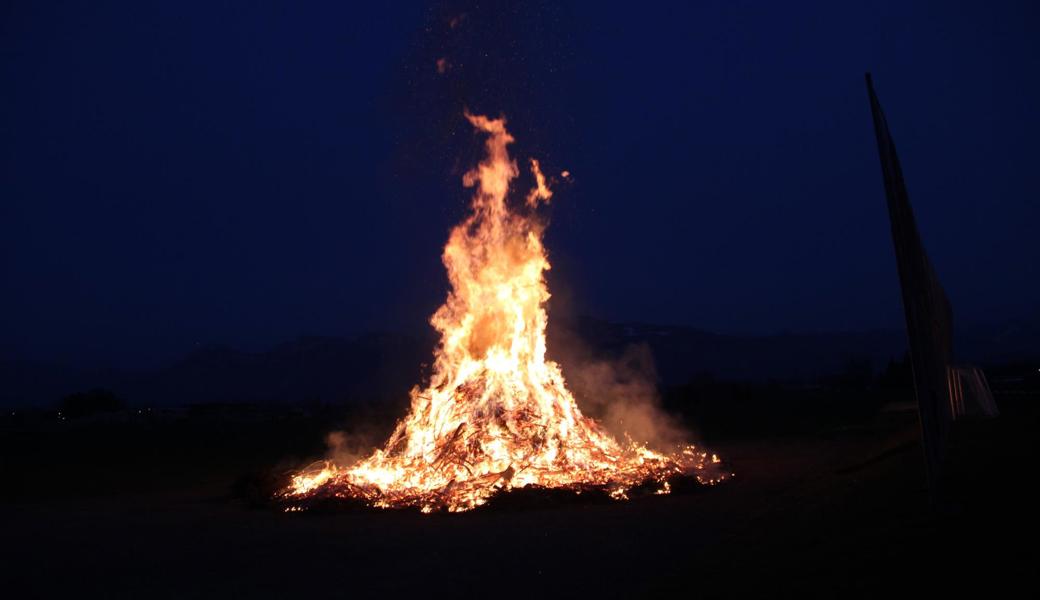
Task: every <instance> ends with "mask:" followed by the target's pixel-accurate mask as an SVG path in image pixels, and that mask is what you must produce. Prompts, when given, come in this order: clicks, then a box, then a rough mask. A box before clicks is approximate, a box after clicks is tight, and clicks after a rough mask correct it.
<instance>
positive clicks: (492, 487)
mask: <svg viewBox="0 0 1040 600" xmlns="http://www.w3.org/2000/svg"><path fill="white" fill-rule="evenodd" d="M466 118H467V119H469V121H470V123H472V124H473V126H474V127H475V128H476V129H477V130H478V131H480V132H482V133H484V134H486V135H487V136H488V137H487V141H486V151H487V155H486V157H485V159H484V160H483V161H482V162H481V163H480V164H479V165H478V166H477V167H476V168H474V169H473V170H471V171H469V172H468V173H466V175H465V177H464V178H463V183H464V184H465V185H466V187H473V188H475V193H474V196H473V202H472V212H471V213H470V215H469V216H468V217H467V218H466V219H465V220H464V221H463V222H462V223H460V224H459V225H458V226H456V227H455V228H454V229H453V230H452V232H451V235H450V237H449V239H448V243H447V245H446V246H445V248H444V255H443V260H444V265H445V267H446V268H447V271H448V277H449V280H450V283H451V292H450V294H449V295H448V299H447V301H446V302H445V303H444V305H443V306H442V307H441V308H440V309H439V310H438V311H437V312H436V313H435V314H434V315H433V318H432V319H431V322H432V324H433V326H434V327H435V328H436V329H437V330H438V331H439V332H440V334H441V341H440V344H439V346H438V348H437V350H436V356H435V362H434V365H433V374H432V377H431V379H430V382H429V385H428V387H426V389H420V388H419V387H416V388H414V389H413V390H412V393H411V397H412V398H411V411H410V413H409V414H408V416H406V417H405V418H404V419H403V420H401V421H400V422H399V423H398V425H397V427H396V429H395V430H394V432H393V434H392V435H391V436H390V439H389V440H388V441H387V442H386V444H385V446H384V447H383V448H382V449H380V450H376V451H375V453H374V454H372V455H371V456H370V457H368V458H367V459H365V460H362V461H360V462H358V463H356V464H353V465H348V466H344V465H337V464H335V463H333V462H322V463H318V464H317V465H314V466H312V467H311V468H308V469H305V470H303V471H301V472H299V473H296V474H295V475H294V476H293V478H292V482H291V484H290V485H289V487H288V488H287V489H284V490H282V491H281V492H279V500H280V501H281V502H284V504H285V506H286V509H287V510H302V509H304V508H306V507H308V506H310V505H312V504H313V502H315V501H318V500H328V499H342V500H347V501H361V502H363V503H364V504H367V505H370V506H376V507H384V508H390V507H415V508H419V509H420V510H422V511H423V512H431V511H436V510H448V511H464V510H469V509H472V508H475V507H477V506H480V505H482V504H484V503H486V502H487V501H488V500H489V499H490V498H491V497H492V496H493V495H495V494H497V493H499V492H502V491H507V490H510V489H517V488H528V489H557V488H564V489H568V490H573V491H574V492H576V493H582V492H585V491H600V492H604V493H606V494H608V495H609V496H610V497H613V498H615V499H624V498H627V495H628V494H629V493H630V492H632V491H634V490H637V489H638V490H646V489H651V490H652V491H654V492H655V493H668V491H670V489H671V487H670V484H669V482H670V481H672V480H675V479H677V478H678V479H685V480H692V481H696V482H699V483H701V484H706V485H710V484H714V483H717V482H719V481H721V480H723V479H725V478H726V476H727V473H725V472H723V471H722V469H721V468H720V466H719V459H718V457H716V456H715V455H710V454H708V453H707V452H704V451H701V450H699V449H697V448H694V447H693V446H684V447H681V448H676V449H674V450H673V451H671V452H667V453H666V452H659V451H655V450H651V449H650V448H648V447H647V446H645V445H643V444H640V443H637V442H635V441H633V440H630V439H625V440H624V441H619V440H617V439H615V438H613V437H612V436H611V435H609V434H608V433H607V432H606V431H605V430H604V429H603V428H602V427H601V426H600V425H599V424H597V423H596V422H595V421H594V420H592V419H591V418H589V417H586V416H584V415H583V414H582V413H581V411H580V410H579V408H578V406H577V403H576V402H575V400H574V397H573V396H572V395H571V393H570V392H569V391H568V390H567V387H566V385H565V384H564V379H563V375H562V373H561V370H560V366H559V365H558V364H556V363H555V362H552V361H549V360H546V357H545V351H546V342H545V327H546V322H547V316H546V312H545V308H544V305H545V302H546V301H547V300H548V298H549V291H548V288H547V287H546V283H545V279H544V276H543V274H544V271H546V270H547V269H549V262H548V260H547V259H546V253H545V248H544V247H543V245H542V233H543V230H544V224H543V222H542V221H541V220H540V219H539V218H538V215H537V210H536V209H537V208H538V206H539V205H540V204H542V203H547V202H548V201H549V200H550V198H551V197H552V191H551V190H550V188H549V180H548V179H547V178H546V177H545V175H543V173H542V171H541V168H540V165H539V163H538V161H536V160H533V159H532V160H531V161H530V168H531V171H532V174H533V178H534V182H535V186H534V188H533V189H532V190H531V191H530V192H529V193H528V194H527V195H526V197H525V199H524V200H523V201H522V202H521V201H513V202H510V201H509V200H510V199H509V188H510V184H511V182H512V180H513V179H515V178H516V177H517V176H518V175H519V168H518V166H517V163H516V162H515V161H514V160H512V159H511V158H510V157H509V153H508V149H507V147H508V145H509V144H510V143H511V142H512V141H513V137H512V136H511V135H510V134H509V132H508V131H507V130H506V127H505V120H504V119H488V118H487V117H484V116H477V115H471V114H468V113H467V114H466Z"/></svg>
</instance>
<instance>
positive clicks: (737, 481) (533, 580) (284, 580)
mask: <svg viewBox="0 0 1040 600" xmlns="http://www.w3.org/2000/svg"><path fill="white" fill-rule="evenodd" d="M1036 415H1037V410H1036V409H1035V407H1032V406H1018V407H1013V409H1012V410H1007V409H1005V411H1004V415H1003V416H1002V417H1001V418H1000V419H998V420H996V421H993V422H988V423H979V424H970V425H969V426H967V427H964V428H961V429H960V430H958V432H957V438H956V439H955V445H954V448H953V450H952V452H951V468H950V473H949V475H948V480H949V482H950V483H949V485H948V489H949V492H948V498H947V500H946V501H945V502H944V504H943V506H942V507H940V508H939V509H936V508H933V507H931V505H930V503H929V499H928V494H927V490H926V489H925V487H924V483H923V477H922V473H921V456H920V448H919V447H918V446H917V445H916V441H915V440H916V433H917V429H916V427H917V424H916V416H915V415H914V414H913V413H912V412H891V411H889V412H881V413H878V414H877V415H874V416H872V417H870V418H869V419H866V420H859V421H857V422H850V423H844V424H840V425H830V426H828V427H825V428H821V429H820V430H818V431H815V432H811V433H803V434H799V435H786V436H777V437H773V438H761V437H760V438H758V439H736V438H734V439H728V440H717V441H715V442H713V446H712V448H711V449H712V450H713V451H716V452H718V453H719V454H720V455H721V456H723V457H724V458H725V459H726V461H728V463H729V464H730V465H731V467H732V470H733V471H734V472H735V473H736V477H735V478H734V479H733V480H731V481H729V482H727V483H725V484H723V485H720V486H717V487H714V488H710V489H702V490H694V491H690V492H686V493H681V494H672V495H669V496H655V497H649V498H640V499H634V500H632V501H628V502H609V503H588V504H580V503H579V504H570V503H567V504H560V505H548V506H546V505H538V506H519V507H517V506H509V507H500V508H491V509H486V510H477V511H473V512H470V513H465V514H460V515H437V514H435V515H421V514H418V513H415V512H401V511H372V512H360V513H358V512H353V513H342V514H285V513H279V512H275V511H273V510H270V509H264V508H251V507H249V506H247V504H246V503H245V502H243V501H242V500H241V499H240V498H239V497H237V496H236V494H235V493H233V490H234V489H235V487H236V482H240V481H241V478H242V477H243V474H245V473H247V472H249V471H250V470H251V469H265V468H270V467H271V465H273V464H275V463H277V461H278V460H279V459H280V458H284V457H285V456H286V454H287V453H289V452H290V451H291V449H292V448H294V446H293V443H294V442H293V440H300V439H305V438H308V437H319V438H320V436H317V435H316V432H317V430H318V429H320V427H321V425H320V424H319V425H314V424H309V425H307V426H301V425H299V424H293V423H288V424H287V423H267V424H263V425H249V426H234V427H229V426H227V425H226V424H225V425H221V426H219V427H215V426H214V427H210V426H206V427H201V428H188V429H186V427H187V426H185V425H178V426H176V427H170V428H163V429H161V430H159V429H155V428H153V429H150V430H148V431H146V432H144V433H142V432H133V433H126V431H125V428H122V427H121V428H115V429H113V428H104V429H102V430H96V429H91V428H87V429H85V430H83V431H79V432H78V433H76V434H68V433H66V434H61V435H59V434H54V433H48V434H42V433H38V432H37V433H32V432H26V431H7V432H5V433H4V438H3V444H4V445H3V451H4V457H5V464H4V480H6V481H7V483H8V484H10V485H12V487H11V488H8V489H7V490H6V491H5V492H4V494H3V500H2V504H0V509H2V515H3V516H2V517H0V526H2V532H3V535H2V537H3V543H2V545H0V548H2V549H0V570H2V575H0V579H2V582H0V584H2V588H0V589H3V590H6V592H5V593H3V594H2V595H3V596H4V597H7V598H22V597H59V596H65V597H67V596H76V597H117V598H118V597H131V598H142V597H147V598H166V597H169V598H190V597H206V598H209V597H253V598H255V597H279V598H283V597H308V596H309V597H317V596H318V595H320V596H321V597H334V598H339V597H343V598H353V597H368V596H383V597H402V596H405V595H409V596H414V597H421V598H427V597H442V596H454V597H472V596H483V597H488V596H505V597H557V596H577V597H585V596H591V595H595V596H598V597H620V598H632V597H655V596H683V597H685V596H691V597H692V596H700V597H705V596H707V597H716V596H734V595H746V594H756V595H761V594H777V593H799V594H800V595H808V596H829V597H834V596H840V597H849V596H852V597H874V596H879V595H881V594H886V595H888V594H891V593H892V592H899V593H906V592H912V591H920V592H922V593H923V592H935V591H955V592H961V593H963V592H965V591H966V590H968V589H973V588H975V589H979V590H984V591H986V592H987V593H988V594H989V595H992V594H993V593H998V592H1001V591H1004V592H1008V593H1010V592H1011V591H1012V590H1015V589H1019V590H1022V591H1024V590H1027V589H1030V588H1031V587H1033V585H1032V584H1033V582H1034V581H1035V579H1034V575H1033V573H1034V569H1035V558H1036V550H1035V548H1034V547H1032V543H1033V541H1034V540H1035V538H1034V537H1033V533H1032V528H1033V526H1034V525H1035V518H1034V517H1033V514H1032V513H1033V510H1034V506H1033V505H1034V502H1033V493H1032V492H1031V491H1029V489H1030V487H1031V485H1030V484H1029V482H1028V479H1030V478H1031V475H1029V474H1030V473H1032V472H1033V470H1035V469H1032V465H1033V462H1032V437H1031V436H1032V434H1033V432H1035V431H1036V428H1035V426H1036V424H1037V419H1036ZM286 432H289V433H286ZM272 440H278V442H277V443H273V442H272ZM287 440H288V441H287ZM298 447H299V446H296V448H298ZM5 487H6V485H5ZM1023 542H1025V543H1023ZM1021 586H1027V587H1021Z"/></svg>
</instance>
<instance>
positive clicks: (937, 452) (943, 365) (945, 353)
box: [867, 73, 953, 498]
mask: <svg viewBox="0 0 1040 600" xmlns="http://www.w3.org/2000/svg"><path fill="white" fill-rule="evenodd" d="M867 93H868V94H869V96H870V112H871V114H872V115H873V117H874V133H875V134H876V135H877V145H878V154H879V155H880V157H881V172H882V174H883V176H884V180H885V195H886V196H887V198H888V216H889V219H890V220H891V222H892V243H893V244H894V245H895V250H896V263H897V264H898V266H899V283H900V286H901V287H902V289H903V311H904V313H906V333H907V337H908V338H909V342H910V359H911V362H912V364H913V370H914V392H915V394H916V395H917V405H918V411H919V414H920V420H921V441H922V444H923V446H924V457H925V465H926V469H927V476H928V484H929V488H930V489H931V491H932V496H933V498H934V497H935V492H936V485H937V484H938V482H939V476H940V474H941V471H942V464H943V457H944V455H945V452H946V442H947V437H948V435H949V430H950V422H951V420H952V414H951V412H950V402H949V397H950V392H949V380H948V377H947V372H948V367H949V365H950V357H951V346H952V338H953V315H952V311H951V309H950V303H949V301H948V300H947V299H946V293H945V292H944V291H943V288H942V286H941V285H940V284H939V279H938V278H937V277H936V275H935V270H934V269H932V264H931V262H929V261H928V255H927V254H926V253H925V250H924V246H922V245H921V236H920V234H918V232H917V224H916V222H915V221H914V212H913V209H912V208H911V207H910V198H909V196H908V195H907V193H906V185H905V184H904V182H903V170H902V169H901V168H900V166H899V157H898V156H896V147H895V143H893V141H892V136H891V134H890V133H889V131H888V123H887V121H885V114H884V113H883V112H882V110H881V104H880V103H879V102H878V98H877V94H875V93H874V83H873V81H872V80H871V77H870V73H867Z"/></svg>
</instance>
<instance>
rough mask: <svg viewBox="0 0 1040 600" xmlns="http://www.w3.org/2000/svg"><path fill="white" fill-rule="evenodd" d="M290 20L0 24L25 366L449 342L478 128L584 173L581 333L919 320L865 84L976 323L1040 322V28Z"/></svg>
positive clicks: (13, 279)
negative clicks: (388, 337)
mask: <svg viewBox="0 0 1040 600" xmlns="http://www.w3.org/2000/svg"><path fill="white" fill-rule="evenodd" d="M260 4H261V3H254V2H240V3H239V2H224V3H217V2H197V3H196V2H123V3H104V2H68V3H52V2H45V1H32V2H13V3H12V2H8V3H4V5H3V6H2V7H0V260H2V264H0V276H2V279H0V281H2V286H0V352H2V353H3V355H5V356H8V357H10V356H15V357H29V358H37V359H46V360H64V361H73V362H80V363H110V364H116V365H123V366H131V365H143V364H151V363H155V362H157V361H162V360H166V359H168V358H170V357H173V356H177V355H179V354H181V353H183V352H185V351H186V350H188V349H190V348H191V347H192V346H193V345H194V344H197V343H210V342H224V343H230V344H233V345H237V346H240V347H245V348H251V347H255V348H260V347H264V346H265V345H269V344H272V343H275V342H278V341H281V340H284V339H287V338H292V337H295V336H297V335H300V334H304V333H312V334H333V335H338V334H347V333H351V332H359V331H364V330H372V329H395V330H413V331H414V330H415V329H416V328H418V327H423V326H424V324H425V321H426V319H427V317H428V316H429V314H430V313H432V311H433V310H434V309H435V308H436V306H437V305H438V304H439V303H440V301H441V299H442V298H443V296H444V293H445V285H446V282H445V278H444V275H443V270H442V268H441V265H440V258H439V254H440V248H441V246H442V244H443V242H444V240H445V238H446V234H447V231H448V229H449V227H450V226H451V225H452V224H453V223H454V222H456V221H457V220H458V219H459V218H460V217H461V216H462V215H463V213H464V210H465V206H466V202H467V197H468V191H466V190H463V188H462V187H461V185H460V177H461V174H462V172H464V171H465V169H466V168H467V166H468V165H469V164H470V163H471V162H472V161H473V160H474V159H475V158H476V156H477V153H478V152H479V150H480V142H479V140H478V139H477V138H475V137H474V135H473V134H472V133H471V131H470V130H469V128H468V125H467V124H466V123H465V122H464V121H463V119H462V116H461V113H462V110H463V107H464V106H468V107H470V109H471V110H474V111H483V112H488V113H492V114H498V113H503V114H505V115H506V116H507V117H508V119H509V120H510V123H511V129H512V130H513V132H514V134H515V135H516V137H517V138H518V144H517V145H516V147H515V153H516V154H517V156H518V157H519V158H521V159H523V158H525V157H527V156H532V155H533V156H537V157H540V158H542V159H543V164H544V165H545V166H546V168H547V169H549V170H551V171H554V172H559V171H561V170H563V169H567V170H569V171H571V172H572V173H573V174H574V177H573V181H572V183H570V184H568V185H561V186H559V187H558V188H557V192H558V193H557V195H556V196H555V197H554V205H553V206H552V207H551V209H550V217H551V222H552V224H551V227H550V230H549V234H548V245H549V249H550V252H551V260H552V262H553V263H554V269H553V271H552V273H551V274H550V284H551V286H552V290H553V292H554V293H555V294H556V297H555V299H554V306H553V309H554V310H556V311H558V312H561V313H562V312H568V313H579V314H591V315H595V316H599V317H604V318H610V319H616V320H636V321H650V322H660V323H671V324H686V325H693V326H698V327H703V328H706V329H712V330H718V331H730V332H763V333H764V332H775V331H780V330H794V331H821V330H851V329H865V328H896V327H901V325H902V313H901V308H900V304H899V295H898V288H897V279H896V273H895V264H894V259H893V255H892V250H891V242H890V239H889V237H888V236H889V232H888V222H887V215H886V213H885V204H884V198H883V189H882V185H881V178H880V173H879V167H878V160H877V155H876V150H875V148H874V141H873V133H872V130H871V123H870V115H869V111H868V106H867V100H866V95H865V91H864V87H863V72H864V71H866V70H870V71H872V72H873V73H874V77H875V82H876V85H877V89H878V93H879V95H880V97H881V100H882V102H883V104H884V107H885V109H886V111H887V113H888V119H889V122H890V124H891V126H892V128H893V134H894V136H895V139H896V143H897V145H898V148H899V151H900V155H901V158H902V161H903V167H904V170H905V172H906V175H907V179H908V185H909V189H910V194H911V199H912V201H913V203H914V207H915V210H916V212H917V216H918V220H919V222H920V225H921V229H922V234H923V236H924V240H925V243H926V246H927V247H928V250H929V252H930V254H931V256H932V260H933V262H934V263H935V265H936V268H937V270H938V272H939V275H940V277H941V279H942V281H943V283H944V284H945V286H946V288H947V291H948V293H949V295H950V297H951V300H952V302H953V305H954V308H955V311H956V315H957V318H958V321H960V322H962V323H964V322H969V323H974V322H986V321H993V320H1001V319H1010V318H1033V317H1035V316H1036V315H1037V314H1038V307H1040V282H1038V275H1040V273H1038V269H1037V263H1038V262H1040V245H1038V244H1037V241H1036V238H1035V234H1034V233H1033V229H1035V228H1037V222H1038V220H1040V219H1038V218H1040V169H1038V168H1037V165H1038V163H1040V161H1038V159H1040V150H1038V148H1040V146H1038V144H1037V140H1038V139H1040V118H1038V116H1037V114H1038V113H1037V107H1038V106H1040V87H1038V83H1037V73H1040V52H1038V50H1040V48H1038V46H1040V42H1038V40H1040V27H1038V25H1040V22H1038V18H1037V11H1036V9H1033V8H1032V7H1031V4H1032V3H1030V2H999V1H998V2H950V1H944V2H910V1H906V0H902V1H892V2H877V1H874V2H866V1H863V2H833V1H819V2H794V1H791V2H739V1H735V0H719V1H710V2H709V1H694V2H678V3H674V4H656V3H652V2H640V3H635V4H633V3H619V4H618V5H617V6H610V5H609V4H608V3H576V4H574V5H567V4H565V3H559V2H530V3H523V5H522V6H508V5H501V6H500V5H496V4H495V3H483V2H482V3H480V6H479V7H476V6H473V5H471V4H472V3H463V2H453V3H449V4H447V5H432V6H431V5H428V4H424V5H410V4H408V3H404V2H385V3H384V2H379V3H372V6H369V7H362V6H358V4H359V3H354V2H338V1H337V2H329V3H327V4H325V5H322V6H317V5H313V4H312V3H306V4H307V6H302V4H305V3H285V5H283V6H280V7H273V6H268V5H266V4H265V5H264V6H263V7H260ZM384 5H387V6H384ZM453 17H461V18H459V19H457V20H456V26H455V27H454V28H453V27H451V26H450V25H449V23H450V22H451V21H452V18H453ZM441 57H444V58H446V60H447V63H448V65H449V68H448V70H447V72H446V73H444V74H443V75H440V74H438V73H437V69H436V67H435V64H436V60H437V59H438V58H441Z"/></svg>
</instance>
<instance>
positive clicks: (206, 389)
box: [0, 318, 1040, 406]
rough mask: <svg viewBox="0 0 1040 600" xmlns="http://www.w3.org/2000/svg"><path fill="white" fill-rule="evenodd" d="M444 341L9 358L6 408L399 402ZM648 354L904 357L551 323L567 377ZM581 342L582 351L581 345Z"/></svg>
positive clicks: (972, 335)
mask: <svg viewBox="0 0 1040 600" xmlns="http://www.w3.org/2000/svg"><path fill="white" fill-rule="evenodd" d="M435 343H436V338H435V336H434V333H433V332H432V331H430V332H428V333H427V334H426V335H425V336H424V337H420V336H408V335H402V334H367V335H362V336H359V337H356V338H349V339H348V338H335V337H314V336H311V337H301V338H299V339H296V340H294V341H291V342H287V343H283V344H280V345H278V346H275V347H274V348H272V349H270V350H268V351H266V352H243V351H240V350H235V349H234V348H231V347H228V346H220V345H211V346H205V347H202V348H199V349H197V350H195V351H193V352H191V353H190V354H188V355H187V356H185V357H184V358H183V359H182V360H180V361H178V362H176V363H173V364H172V365H170V366H168V367H165V368H161V369H158V370H153V371H144V372H127V371H117V370H85V369H75V368H70V367H65V366H61V365H55V364H47V363H39V362H31V361H19V360H7V361H0V405H2V406H56V405H57V403H58V401H59V400H60V399H61V398H62V397H64V396H66V395H68V394H71V393H74V392H79V391H83V390H87V389H91V388H105V389H109V390H112V391H114V392H115V393H116V394H118V395H119V396H120V397H122V398H125V399H126V400H127V401H128V402H129V403H131V404H133V405H157V406H164V405H185V404H198V403H215V402H250V403H340V402H356V401H382V400H387V399H393V400H396V401H399V402H402V401H404V399H406V397H407V393H408V390H409V389H410V388H411V387H412V386H414V385H416V384H419V383H422V382H423V381H424V380H425V378H426V377H428V375H429V367H428V365H429V364H430V362H431V360H432V353H431V352H432V349H433V347H434V345H435ZM634 345H645V346H646V347H648V348H649V349H650V352H651V354H652V356H653V360H654V365H655V368H656V371H657V376H658V380H659V381H658V383H659V385H661V386H671V385H678V384H683V383H686V382H688V381H690V380H691V379H692V378H694V377H698V376H701V375H705V374H710V375H712V376H714V377H716V378H719V379H731V380H743V381H755V380H758V381H762V380H776V381H811V380H816V379H819V378H823V377H827V376H831V375H834V374H837V373H841V372H843V371H844V370H846V369H847V368H849V366H850V365H864V364H869V366H870V368H872V369H874V370H879V369H881V368H882V367H884V365H885V364H887V362H888V361H889V360H890V359H897V360H898V359H900V358H902V356H903V355H904V353H905V352H906V336H905V334H904V333H903V332H902V331H873V332H853V333H821V334H796V333H782V334H777V335H768V336H737V335H723V334H717V333H711V332H707V331H702V330H698V329H695V328H690V327H672V326H662V325H650V324H635V323H627V324H619V323H610V322H607V321H602V320H597V319H590V318H579V319H574V320H566V319H552V320H550V325H549V354H550V358H554V359H557V360H560V361H561V362H562V363H563V365H564V373H565V374H566V372H567V361H568V358H569V357H570V356H572V355H574V354H575V353H576V352H577V353H579V354H582V355H584V356H595V357H601V358H607V359H609V358H613V357H617V356H620V355H621V354H622V353H623V352H624V351H625V350H626V348H629V347H631V346H634ZM577 347H580V350H576V348H577ZM957 350H958V359H959V360H965V361H972V362H976V363H979V364H984V365H985V364H997V363H1004V362H1009V361H1022V360H1027V359H1033V360H1035V359H1037V358H1040V351H1038V350H1040V326H1037V325H1036V324H1033V323H1027V322H1015V323H1008V324H1006V325H1004V326H1001V327H990V328H984V329H976V330H972V331H970V332H968V333H966V334H963V335H961V336H959V337H958V343H957Z"/></svg>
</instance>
